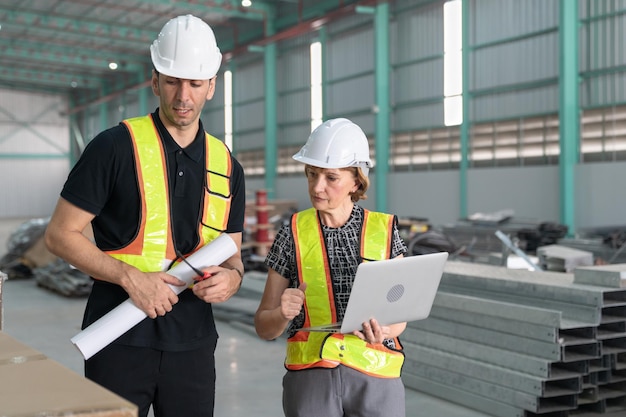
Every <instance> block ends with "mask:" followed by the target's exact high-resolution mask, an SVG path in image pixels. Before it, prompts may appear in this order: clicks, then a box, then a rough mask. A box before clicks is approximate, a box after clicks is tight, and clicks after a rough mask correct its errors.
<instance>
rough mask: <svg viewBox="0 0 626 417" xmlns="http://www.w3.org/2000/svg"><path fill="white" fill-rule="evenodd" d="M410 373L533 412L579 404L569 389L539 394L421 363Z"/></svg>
mask: <svg viewBox="0 0 626 417" xmlns="http://www.w3.org/2000/svg"><path fill="white" fill-rule="evenodd" d="M410 369H411V371H412V374H415V375H417V376H418V377H423V378H425V379H428V380H429V381H432V382H435V383H441V384H445V385H447V386H452V387H455V388H457V389H461V390H463V391H465V392H469V393H472V394H475V395H479V396H481V397H485V398H488V399H490V400H493V401H500V402H504V403H506V404H509V405H511V406H513V407H519V408H522V409H524V410H527V411H532V412H541V413H546V412H555V411H565V410H573V409H575V408H576V406H577V405H578V403H577V399H578V394H576V393H572V394H569V395H564V396H560V397H553V398H542V397H538V396H535V395H531V394H526V393H523V392H520V391H517V390H514V389H510V388H507V387H504V386H502V385H499V384H492V383H489V382H485V381H481V380H479V379H477V378H472V377H466V376H463V377H461V378H460V377H459V374H458V373H456V372H454V371H451V370H447V369H442V368H437V367H434V366H430V365H428V364H424V363H418V362H415V363H412V364H411V368H410Z"/></svg>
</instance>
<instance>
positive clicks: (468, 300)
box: [434, 290, 561, 327]
mask: <svg viewBox="0 0 626 417" xmlns="http://www.w3.org/2000/svg"><path fill="white" fill-rule="evenodd" d="M434 306H438V307H446V308H451V309H456V310H461V311H462V314H465V313H480V314H489V315H493V316H497V317H500V318H503V319H511V320H518V321H523V322H528V323H535V324H542V325H544V326H550V327H552V326H554V327H559V325H560V323H561V312H560V311H557V310H555V309H541V308H537V307H530V306H525V305H520V304H513V303H506V302H502V301H498V300H492V299H486V298H481V297H472V296H469V295H464V294H457V293H456V292H447V291H443V290H440V291H439V292H438V293H437V296H436V297H435V303H434Z"/></svg>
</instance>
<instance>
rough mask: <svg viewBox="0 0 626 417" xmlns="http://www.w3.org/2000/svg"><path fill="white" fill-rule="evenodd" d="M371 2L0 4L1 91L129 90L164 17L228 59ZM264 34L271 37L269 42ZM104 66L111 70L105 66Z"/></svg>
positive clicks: (76, 93) (144, 73) (34, 0)
mask: <svg viewBox="0 0 626 417" xmlns="http://www.w3.org/2000/svg"><path fill="white" fill-rule="evenodd" d="M375 3H376V1H366V0H362V1H357V0H354V1H350V0H263V1H258V0H251V5H250V6H249V7H244V6H243V5H242V0H212V1H200V0H198V1H176V0H0V88H3V87H6V88H12V89H18V90H27V91H35V92H51V93H67V94H69V95H72V96H73V97H75V98H76V99H77V102H81V101H83V102H84V101H85V98H89V97H96V96H97V95H102V94H106V93H110V92H111V91H115V90H121V89H124V88H130V87H132V86H136V85H138V84H140V83H142V82H144V81H146V80H147V79H148V76H149V74H150V70H151V68H152V66H151V62H150V57H149V45H150V44H151V43H152V41H153V40H154V39H155V38H156V36H157V34H158V32H159V30H160V29H161V27H162V26H163V25H164V24H165V22H167V21H168V20H169V19H170V18H172V17H174V16H177V15H181V14H193V15H195V16H198V17H200V18H202V19H204V20H205V21H206V22H207V23H209V24H210V25H211V26H212V28H213V30H214V31H215V36H216V38H217V41H218V45H219V46H220V49H221V50H222V53H223V54H224V57H225V59H229V57H232V56H234V55H236V54H237V53H240V52H241V51H245V50H247V48H248V47H249V46H250V45H255V44H256V45H264V44H266V43H267V42H270V41H272V40H277V39H282V38H287V37H290V36H295V35H297V34H298V33H303V32H307V31H310V30H312V29H313V28H314V27H316V26H317V25H319V24H320V22H321V21H326V20H329V19H330V18H331V17H334V18H338V17H341V16H344V15H346V14H350V13H354V12H355V9H356V8H357V7H359V6H367V5H374V4H375ZM270 35H271V36H270ZM111 62H115V63H117V69H115V70H112V69H110V68H109V64H110V63H111Z"/></svg>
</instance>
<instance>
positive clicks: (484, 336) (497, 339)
mask: <svg viewBox="0 0 626 417" xmlns="http://www.w3.org/2000/svg"><path fill="white" fill-rule="evenodd" d="M411 328H416V329H420V330H424V331H428V332H433V333H438V334H443V335H446V336H451V337H456V338H457V340H458V339H461V340H468V341H470V342H476V343H483V344H485V345H489V346H492V347H496V348H500V349H507V350H511V351H513V352H518V353H523V354H526V355H531V356H536V357H538V358H544V359H549V360H552V361H555V362H557V361H560V360H561V347H560V345H559V344H558V343H547V342H542V341H538V340H529V339H527V338H525V337H520V336H515V335H510V334H509V335H507V334H502V333H500V332H494V331H491V330H487V329H481V328H478V327H473V326H467V325H463V324H459V323H455V322H451V321H447V320H441V319H438V318H434V317H430V318H428V319H425V320H420V321H417V322H414V323H412V324H411ZM411 328H408V329H407V330H406V331H405V333H407V332H410V331H411ZM407 337H408V336H406V335H405V336H404V338H407Z"/></svg>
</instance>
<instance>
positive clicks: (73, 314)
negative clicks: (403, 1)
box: [0, 219, 486, 417]
mask: <svg viewBox="0 0 626 417" xmlns="http://www.w3.org/2000/svg"><path fill="white" fill-rule="evenodd" d="M19 224H21V220H19V219H15V220H8V221H7V220H5V221H1V220H0V252H1V253H0V256H1V255H2V254H3V253H4V252H5V251H6V246H5V242H6V241H7V239H8V237H9V235H10V233H12V232H13V231H14V230H15V229H16V228H17V226H19ZM251 277H252V278H251ZM244 282H245V283H246V286H248V285H249V286H250V287H254V288H253V289H258V287H259V285H262V283H261V282H259V274H256V275H255V274H247V276H246V280H245V281H244ZM246 286H244V288H243V293H244V294H249V293H250V291H249V290H250V288H248V291H246ZM1 294H2V307H3V314H2V330H3V331H4V332H5V333H7V334H9V335H10V336H13V337H14V338H16V339H18V340H20V341H21V342H23V343H25V344H28V345H29V346H31V347H33V348H35V349H37V350H39V351H41V352H42V353H44V354H45V355H47V356H48V357H50V358H52V359H54V360H56V361H58V362H59V363H61V364H63V365H65V366H66V367H68V368H70V369H71V370H73V371H75V372H77V373H79V374H82V364H83V362H82V356H81V355H80V353H79V351H78V350H77V349H76V348H75V347H74V346H73V345H72V343H71V342H70V338H71V337H72V336H74V335H75V334H76V333H78V332H79V331H80V328H79V325H80V321H81V318H82V311H83V307H84V304H85V301H86V299H85V298H82V297H81V298H68V297H65V296H62V295H58V294H56V293H53V292H51V291H50V290H47V289H44V288H41V287H38V286H37V284H36V282H35V281H34V280H31V279H24V280H8V281H5V282H4V283H3V284H2V291H1ZM254 303H255V301H254V300H250V299H244V298H243V297H238V298H237V299H232V300H230V301H229V302H228V303H226V305H225V309H219V311H218V312H217V314H216V315H217V317H218V322H217V326H218V331H219V333H220V341H219V344H218V348H217V352H216V359H217V374H218V376H217V378H218V382H217V395H216V408H215V415H216V416H218V417H220V416H229V417H244V416H246V417H248V416H255V417H264V416H272V417H276V416H279V415H282V408H281V380H282V375H283V373H284V368H283V365H282V361H283V357H284V339H279V340H276V341H273V342H267V341H263V340H260V339H259V338H258V337H257V336H256V335H255V334H254V330H253V329H252V328H251V326H250V325H249V323H248V324H246V323H245V321H242V320H237V319H236V318H235V319H230V318H229V317H234V316H236V314H232V312H233V311H243V310H246V309H247V310H248V311H249V310H250V307H251V305H253V304H254ZM229 304H230V307H227V306H228V305H229ZM229 308H230V310H229ZM248 315H249V313H248ZM406 403H407V417H418V416H419V417H426V416H427V417H486V415H485V414H483V413H479V412H476V411H474V410H470V409H467V408H464V407H461V406H458V405H455V404H453V403H449V402H446V401H443V400H441V399H437V398H434V397H431V396H428V395H425V394H421V393H419V392H417V391H414V390H411V389H407V390H406Z"/></svg>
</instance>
